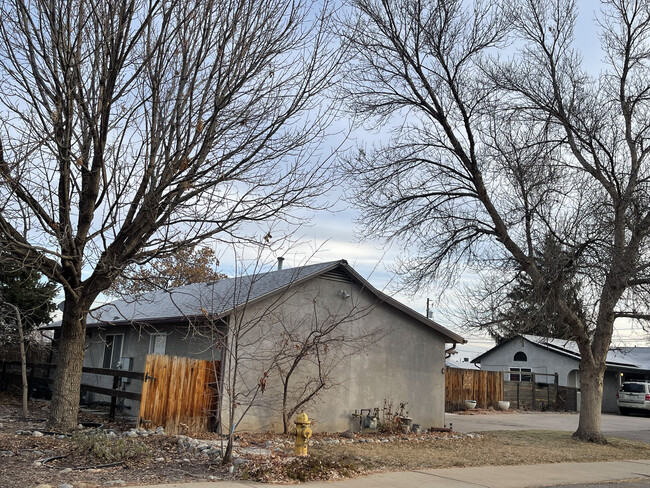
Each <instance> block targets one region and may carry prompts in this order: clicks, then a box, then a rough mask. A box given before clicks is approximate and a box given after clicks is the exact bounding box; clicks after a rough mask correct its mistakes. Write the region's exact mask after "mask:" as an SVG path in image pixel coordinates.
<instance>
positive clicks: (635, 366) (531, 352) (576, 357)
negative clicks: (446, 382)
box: [472, 335, 650, 413]
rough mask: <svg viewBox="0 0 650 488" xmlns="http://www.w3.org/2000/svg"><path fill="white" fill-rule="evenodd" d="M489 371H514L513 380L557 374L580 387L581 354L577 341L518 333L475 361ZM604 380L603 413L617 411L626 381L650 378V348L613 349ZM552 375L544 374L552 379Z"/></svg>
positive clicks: (564, 381)
mask: <svg viewBox="0 0 650 488" xmlns="http://www.w3.org/2000/svg"><path fill="white" fill-rule="evenodd" d="M472 362H473V363H475V364H479V365H480V367H481V369H482V370H486V371H511V373H510V374H509V375H506V376H509V378H505V379H506V380H510V381H530V376H527V375H526V374H525V373H527V372H536V373H557V375H558V383H559V386H568V387H572V388H577V389H579V388H580V369H579V366H580V353H579V351H578V345H577V344H576V343H575V342H573V341H567V340H564V339H553V338H546V337H539V336H533V335H518V336H515V337H512V338H511V339H509V340H507V341H505V342H503V343H501V344H499V345H497V346H495V347H493V348H492V349H490V350H489V351H486V352H485V353H483V354H481V355H480V356H478V357H476V358H475V359H474V360H473V361H472ZM606 364H607V370H606V371H605V376H604V379H603V403H602V411H603V412H612V413H613V412H617V411H618V409H617V407H616V392H617V391H618V390H619V387H620V385H621V383H622V382H623V381H627V380H650V347H624V348H612V349H610V351H609V353H608V354H607V363H606ZM550 381H552V377H550V376H549V377H544V376H542V377H540V382H550Z"/></svg>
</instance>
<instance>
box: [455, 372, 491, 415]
mask: <svg viewBox="0 0 650 488" xmlns="http://www.w3.org/2000/svg"><path fill="white" fill-rule="evenodd" d="M465 400H476V406H477V407H478V408H489V407H494V408H496V407H497V403H498V402H499V401H501V400H503V374H502V373H501V372H500V371H477V370H471V369H459V368H446V369H445V410H446V411H447V412H453V411H455V410H464V409H465Z"/></svg>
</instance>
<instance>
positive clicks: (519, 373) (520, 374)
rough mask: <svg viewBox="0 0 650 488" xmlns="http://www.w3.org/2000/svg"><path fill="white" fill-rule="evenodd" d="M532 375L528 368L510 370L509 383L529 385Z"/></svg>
mask: <svg viewBox="0 0 650 488" xmlns="http://www.w3.org/2000/svg"><path fill="white" fill-rule="evenodd" d="M524 373H532V370H531V369H530V368H510V381H519V382H521V383H530V382H531V381H533V375H532V374H524Z"/></svg>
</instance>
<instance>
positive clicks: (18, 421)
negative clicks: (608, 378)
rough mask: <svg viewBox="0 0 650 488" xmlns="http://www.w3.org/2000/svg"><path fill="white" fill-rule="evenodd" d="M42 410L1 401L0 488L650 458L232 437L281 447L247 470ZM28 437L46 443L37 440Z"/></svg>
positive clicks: (512, 445)
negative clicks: (51, 424) (304, 446)
mask: <svg viewBox="0 0 650 488" xmlns="http://www.w3.org/2000/svg"><path fill="white" fill-rule="evenodd" d="M48 409H49V402H47V401H32V402H31V403H30V418H29V419H28V420H27V421H25V420H24V419H22V416H21V414H20V412H21V409H20V404H19V401H18V399H16V398H14V397H8V396H6V395H4V396H3V395H2V394H0V487H5V486H6V487H21V488H22V487H24V488H34V487H36V486H37V485H38V484H41V483H43V484H48V485H51V486H54V487H56V486H58V485H59V484H62V483H67V484H70V485H72V486H73V487H74V488H99V487H102V488H104V487H106V486H120V485H124V484H128V485H138V484H156V483H173V482H191V481H202V480H219V479H235V478H236V479H243V480H255V481H263V482H270V483H297V482H301V481H309V480H335V479H340V478H342V477H355V476H361V475H364V474H368V473H372V472H377V471H396V470H404V469H419V468H427V467H429V468H434V467H449V466H476V465H486V464H523V463H530V462H531V458H532V459H534V460H535V461H534V462H563V461H567V460H572V461H578V462H579V461H585V462H586V461H599V460H612V459H635V458H636V459H640V458H647V457H648V456H650V452H649V450H648V448H647V445H641V444H639V443H634V442H632V441H619V440H614V441H613V442H611V443H610V445H608V446H586V445H584V444H582V443H578V442H577V441H573V440H572V439H571V437H570V434H568V433H557V432H556V433H547V432H523V433H522V432H496V433H495V432H491V433H489V434H485V435H474V434H469V435H466V434H458V433H454V432H436V433H435V434H433V433H432V434H429V435H428V436H427V435H418V436H416V435H414V434H409V435H408V436H404V435H396V436H389V437H391V440H390V441H389V440H388V439H386V438H385V437H386V436H387V434H378V433H374V434H373V433H364V434H363V438H365V439H360V437H361V436H359V435H358V434H357V435H356V436H354V437H355V438H356V440H357V442H354V443H350V442H352V441H351V439H350V435H348V436H345V435H341V434H327V433H318V432H316V434H315V435H314V438H313V440H314V441H315V442H314V443H315V444H316V445H315V446H313V447H311V448H310V456H308V457H307V458H295V457H294V456H293V453H292V448H291V445H292V444H291V440H292V439H291V436H282V435H277V434H241V435H240V436H239V438H238V444H239V446H240V447H241V448H246V447H259V448H261V449H263V448H268V447H269V445H272V446H277V445H278V444H279V445H280V446H281V448H277V449H276V448H273V449H272V452H271V453H270V454H267V455H264V456H255V455H246V458H247V459H246V462H245V463H243V462H242V463H240V464H239V465H238V467H237V469H233V467H232V466H222V465H221V463H220V462H218V460H216V459H214V458H210V457H209V456H206V455H202V454H201V453H200V452H199V453H194V454H192V453H188V452H184V451H179V445H178V439H177V438H176V437H175V436H168V435H150V436H148V437H140V436H138V437H135V438H126V437H124V436H122V435H121V434H122V433H123V432H126V431H128V430H130V429H131V428H132V427H134V425H132V424H129V423H126V422H124V421H122V422H120V421H116V422H109V421H107V419H106V418H105V417H104V416H100V415H97V414H93V413H89V412H82V414H81V417H80V422H85V423H90V422H95V423H101V424H103V425H102V427H101V429H100V430H92V429H81V430H80V431H79V432H76V433H73V434H72V435H71V436H62V435H60V434H57V433H47V432H45V417H46V416H47V411H48ZM488 413H489V414H495V415H496V414H498V413H499V412H494V411H480V410H476V411H473V413H472V414H473V415H485V414H488ZM507 414H509V415H514V414H516V412H512V411H509V412H508V413H507ZM504 415H505V413H504ZM107 430H108V431H109V432H110V431H111V430H112V431H114V432H115V435H113V434H110V437H108V436H107V434H106V431H107ZM25 431H27V432H28V433H27V434H26V433H25ZM34 431H37V432H39V433H43V434H44V435H42V436H41V435H40V434H37V435H36V436H35V435H34ZM19 432H20V433H19ZM84 432H90V433H91V434H84ZM194 437H196V438H199V437H200V438H201V439H202V442H205V440H206V439H207V440H208V441H213V442H214V441H217V440H218V439H219V437H218V435H217V434H214V433H206V434H203V435H202V436H194ZM368 438H370V439H368ZM98 439H99V441H98ZM360 440H362V441H364V442H363V443H362V442H360ZM365 441H369V442H367V443H366V442H365ZM468 453H470V454H468ZM44 460H46V461H45V462H44ZM240 461H241V460H240ZM111 464H113V465H111Z"/></svg>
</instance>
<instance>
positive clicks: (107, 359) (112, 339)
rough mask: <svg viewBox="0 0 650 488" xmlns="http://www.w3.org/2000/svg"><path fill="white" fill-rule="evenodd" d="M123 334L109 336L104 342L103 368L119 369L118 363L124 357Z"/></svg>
mask: <svg viewBox="0 0 650 488" xmlns="http://www.w3.org/2000/svg"><path fill="white" fill-rule="evenodd" d="M123 342H124V335H123V334H112V335H107V336H106V339H105V340H104V362H103V363H102V366H103V367H104V368H108V369H117V363H118V362H119V361H120V358H121V357H122V343H123Z"/></svg>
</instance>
